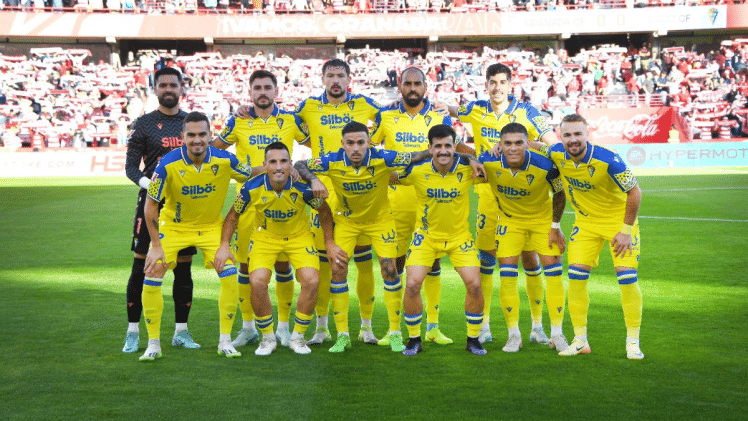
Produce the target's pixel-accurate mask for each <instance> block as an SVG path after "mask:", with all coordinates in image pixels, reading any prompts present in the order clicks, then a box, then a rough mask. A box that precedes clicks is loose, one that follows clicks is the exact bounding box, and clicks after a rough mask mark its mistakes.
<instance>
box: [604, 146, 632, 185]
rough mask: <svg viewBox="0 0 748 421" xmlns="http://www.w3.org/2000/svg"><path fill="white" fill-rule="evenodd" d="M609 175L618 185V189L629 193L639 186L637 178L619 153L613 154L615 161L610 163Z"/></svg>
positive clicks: (612, 160)
mask: <svg viewBox="0 0 748 421" xmlns="http://www.w3.org/2000/svg"><path fill="white" fill-rule="evenodd" d="M608 175H610V177H611V178H612V179H613V181H614V182H615V183H616V185H618V187H619V188H620V189H621V190H622V191H624V192H627V191H629V190H631V189H633V188H634V187H636V185H637V181H636V177H634V174H633V173H632V172H631V170H630V169H629V168H628V167H627V166H626V164H624V163H623V160H621V157H620V156H619V155H618V154H617V153H615V152H614V153H613V159H611V160H610V162H608Z"/></svg>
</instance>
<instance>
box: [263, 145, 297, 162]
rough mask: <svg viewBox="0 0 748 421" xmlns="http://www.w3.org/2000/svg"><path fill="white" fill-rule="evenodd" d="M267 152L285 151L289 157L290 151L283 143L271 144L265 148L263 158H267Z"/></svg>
mask: <svg viewBox="0 0 748 421" xmlns="http://www.w3.org/2000/svg"><path fill="white" fill-rule="evenodd" d="M268 151H286V152H288V156H289V157H290V156H291V151H289V150H288V146H286V144H285V143H283V142H273V143H271V144H269V145H267V146H266V147H265V157H266V158H267V156H268Z"/></svg>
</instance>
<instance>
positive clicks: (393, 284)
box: [384, 277, 403, 332]
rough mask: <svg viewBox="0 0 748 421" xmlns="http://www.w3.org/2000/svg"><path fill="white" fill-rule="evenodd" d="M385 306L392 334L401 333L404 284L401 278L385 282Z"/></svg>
mask: <svg viewBox="0 0 748 421" xmlns="http://www.w3.org/2000/svg"><path fill="white" fill-rule="evenodd" d="M384 304H385V306H386V307H387V318H388V319H389V322H390V332H399V331H400V311H401V308H402V305H403V283H402V281H400V278H398V277H395V279H393V280H387V279H385V280H384Z"/></svg>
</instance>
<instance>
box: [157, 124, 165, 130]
mask: <svg viewBox="0 0 748 421" xmlns="http://www.w3.org/2000/svg"><path fill="white" fill-rule="evenodd" d="M156 127H158V129H159V130H161V128H162V127H164V125H163V124H161V123H158V124H156Z"/></svg>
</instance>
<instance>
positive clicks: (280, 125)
mask: <svg viewBox="0 0 748 421" xmlns="http://www.w3.org/2000/svg"><path fill="white" fill-rule="evenodd" d="M275 122H276V123H278V128H279V129H282V128H283V119H282V118H276V119H275Z"/></svg>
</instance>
